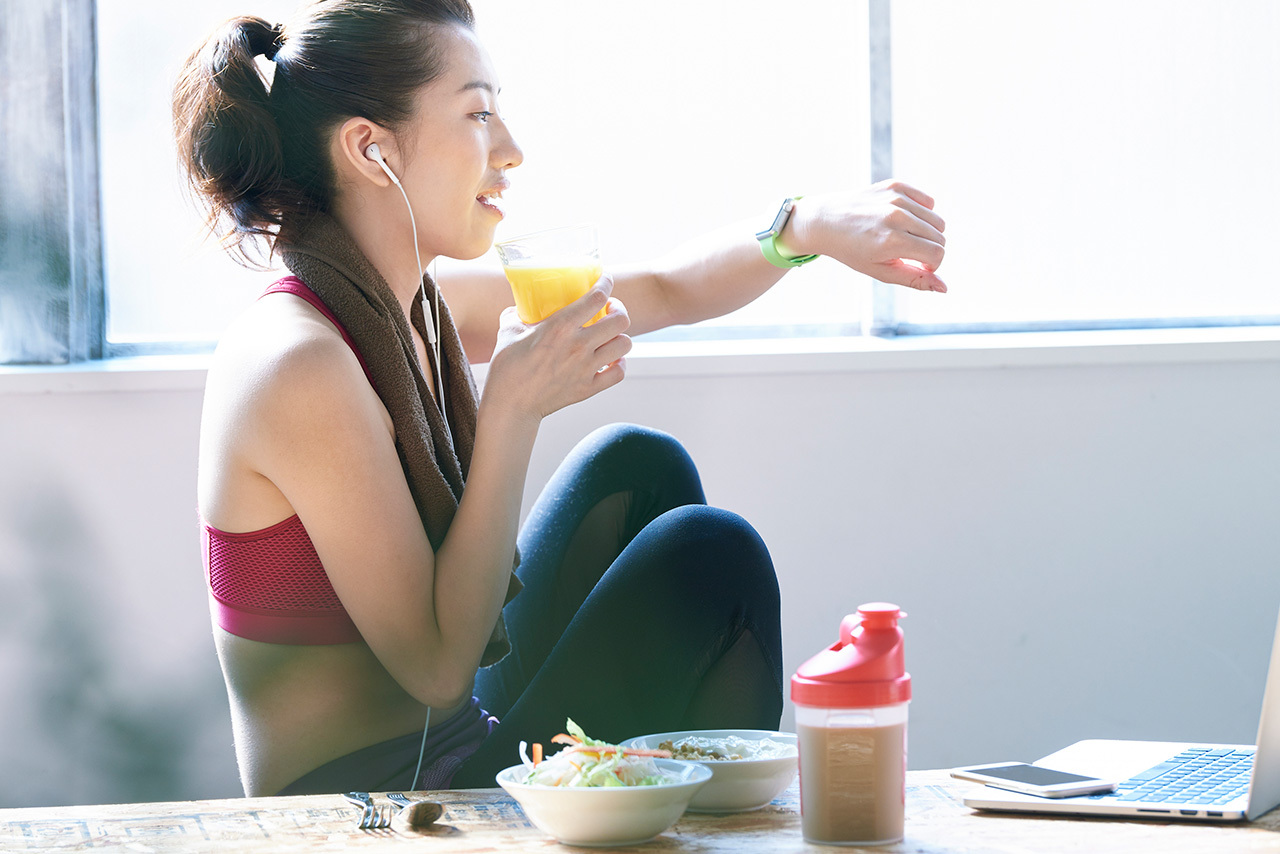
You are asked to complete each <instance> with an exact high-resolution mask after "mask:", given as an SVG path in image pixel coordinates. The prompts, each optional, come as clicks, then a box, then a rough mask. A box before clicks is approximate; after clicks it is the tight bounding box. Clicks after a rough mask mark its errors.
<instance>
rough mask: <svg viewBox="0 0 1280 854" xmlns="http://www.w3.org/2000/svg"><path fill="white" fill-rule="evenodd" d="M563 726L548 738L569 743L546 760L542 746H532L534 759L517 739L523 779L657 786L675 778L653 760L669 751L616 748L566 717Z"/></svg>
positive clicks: (546, 782)
mask: <svg viewBox="0 0 1280 854" xmlns="http://www.w3.org/2000/svg"><path fill="white" fill-rule="evenodd" d="M565 728H566V729H567V730H568V731H569V732H568V733H567V734H566V733H560V734H559V735H557V736H556V737H555V738H553V739H551V741H552V742H553V743H556V744H565V745H568V746H567V747H565V748H564V749H563V750H561V751H560V752H559V753H557V754H555V755H554V756H551V757H549V758H547V759H543V758H542V745H541V744H535V745H533V758H530V757H529V753H528V745H527V744H526V743H525V742H523V741H522V742H520V758H521V760H523V762H524V764H525V767H526V768H528V769H529V773H528V774H526V775H525V778H524V780H523V782H525V783H528V784H531V785H535V786H578V787H602V786H658V785H661V784H663V783H670V782H672V781H673V780H674V778H673V777H670V776H668V775H666V774H664V773H663V772H662V770H661V769H659V768H658V766H657V765H656V764H655V763H654V761H653V760H654V759H668V758H670V757H671V751H669V750H650V749H646V748H640V747H619V746H618V745H616V744H608V743H606V742H603V741H600V740H598V739H594V738H591V737H590V736H589V735H587V734H586V733H585V732H583V731H582V727H580V726H578V725H577V724H575V723H574V722H573V719H572V718H569V719H566V721H565Z"/></svg>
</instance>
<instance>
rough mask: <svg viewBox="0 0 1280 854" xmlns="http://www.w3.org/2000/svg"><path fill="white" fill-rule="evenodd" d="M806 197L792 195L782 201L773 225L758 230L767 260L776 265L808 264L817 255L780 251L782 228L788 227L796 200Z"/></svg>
mask: <svg viewBox="0 0 1280 854" xmlns="http://www.w3.org/2000/svg"><path fill="white" fill-rule="evenodd" d="M802 198H804V197H803V196H792V197H791V198H789V199H787V200H786V201H784V202H783V203H782V207H780V208H778V215H777V216H776V217H774V218H773V225H771V226H769V227H768V228H767V229H765V230H764V231H759V232H756V240H758V241H760V252H761V253H762V254H763V255H764V257H765V260H767V261H768V262H769V263H770V264H772V265H773V266H775V267H781V268H782V269H784V270H786V269H789V268H791V267H799V266H800V265H801V264H808V263H809V262H810V261H812V260H813V259H814V258H817V257H818V256H817V255H801V256H799V257H794V258H793V257H790V256H787V255H783V254H782V253H781V252H780V251H778V244H777V242H776V241H777V239H778V235H779V234H781V233H782V229H783V228H785V227H786V224H787V220H789V219H791V212H792V211H794V210H795V209H796V201H797V200H799V199H802Z"/></svg>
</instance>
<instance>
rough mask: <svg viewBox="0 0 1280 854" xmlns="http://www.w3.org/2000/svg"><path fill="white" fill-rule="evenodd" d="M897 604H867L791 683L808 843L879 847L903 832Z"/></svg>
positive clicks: (904, 699) (906, 689)
mask: <svg viewBox="0 0 1280 854" xmlns="http://www.w3.org/2000/svg"><path fill="white" fill-rule="evenodd" d="M904 616H906V615H905V614H903V613H902V612H901V611H900V610H899V609H898V606H896V605H890V604H888V603H884V602H873V603H870V604H867V605H863V606H862V607H860V608H859V609H858V613H857V614H850V615H849V616H847V617H845V618H844V620H843V621H841V623H840V641H839V642H838V643H836V644H835V645H833V646H831V647H829V648H827V649H825V650H823V651H822V652H820V653H818V654H817V655H815V656H814V657H813V658H811V659H809V660H808V661H806V662H805V663H804V664H802V665H801V666H800V668H799V669H798V670H797V671H796V674H795V675H794V676H793V677H791V700H792V702H794V703H795V706H796V734H797V736H798V739H799V745H800V814H801V827H802V828H803V831H804V838H805V839H807V840H808V841H810V842H820V843H824V844H827V845H879V844H885V843H889V842H896V841H898V840H899V839H901V838H902V835H903V815H904V812H905V803H906V768H907V703H908V702H909V701H910V699H911V676H910V675H909V674H907V673H906V672H905V670H904V663H903V654H902V630H901V629H899V628H898V619H899V618H901V617H904Z"/></svg>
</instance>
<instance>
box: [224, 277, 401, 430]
mask: <svg viewBox="0 0 1280 854" xmlns="http://www.w3.org/2000/svg"><path fill="white" fill-rule="evenodd" d="M205 409H206V419H205V420H206V426H214V425H216V424H217V423H218V422H219V421H223V420H225V421H226V422H227V423H235V424H236V429H237V430H238V431H240V432H241V435H242V436H243V437H244V438H246V439H252V438H254V437H255V435H256V434H257V432H258V431H266V433H267V434H270V433H272V432H274V431H275V430H277V429H280V428H288V430H289V431H290V432H291V433H294V434H295V435H296V432H297V431H298V430H308V429H314V430H323V428H324V423H323V422H324V420H325V418H326V413H332V412H333V411H334V410H335V409H354V410H357V411H360V410H363V411H366V413H368V412H372V413H374V414H377V413H378V412H379V411H380V410H381V404H380V402H379V401H378V398H377V395H376V394H375V393H374V392H373V389H372V388H371V387H370V386H369V381H368V379H367V378H366V377H365V374H364V369H363V368H362V367H361V366H360V361H359V359H358V358H357V357H356V355H355V353H354V352H353V351H352V349H351V348H350V347H349V346H348V345H347V343H346V342H345V341H344V340H343V338H342V334H341V333H340V332H339V331H338V329H337V328H336V327H335V326H334V325H333V324H332V323H330V322H329V321H328V320H327V319H326V318H325V317H324V315H322V314H320V312H319V311H317V310H316V309H315V308H314V307H312V306H311V305H309V304H308V303H307V302H306V301H304V300H302V299H300V298H298V297H295V296H293V295H291V294H272V295H270V296H268V297H266V298H263V299H261V300H258V301H257V302H255V303H254V304H253V305H252V306H251V307H250V308H249V309H248V310H247V311H246V312H245V313H244V314H243V315H241V316H240V317H239V318H238V319H237V320H236V321H235V322H234V323H233V324H232V325H231V326H230V327H229V328H228V329H227V331H226V333H225V334H224V335H223V337H222V339H221V341H220V342H219V344H218V349H217V351H216V352H215V353H214V357H213V360H212V361H211V363H210V366H209V376H208V380H207V382H206V386H205ZM220 415H221V416H222V417H221V418H220V417H219V416H220ZM211 421H212V423H211Z"/></svg>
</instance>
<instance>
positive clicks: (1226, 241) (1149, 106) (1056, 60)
mask: <svg viewBox="0 0 1280 854" xmlns="http://www.w3.org/2000/svg"><path fill="white" fill-rule="evenodd" d="M892 16H893V17H892V25H891V31H892V67H893V81H892V86H893V136H894V166H895V171H896V172H897V173H898V174H899V175H900V176H901V177H903V178H905V179H908V180H912V181H915V182H918V183H919V184H920V185H921V186H923V187H926V188H928V189H929V191H930V192H931V193H933V194H935V195H936V196H937V198H938V199H939V209H940V210H941V211H943V213H944V214H945V216H946V219H947V237H948V246H947V259H946V262H945V266H944V268H943V270H942V271H941V273H942V276H943V278H944V279H945V280H946V281H947V283H948V285H949V286H950V291H951V292H950V293H949V294H948V295H947V296H945V297H943V298H937V297H936V296H934V295H930V294H910V293H906V292H901V291H899V292H897V293H896V294H895V303H896V304H895V309H896V314H897V317H898V320H899V321H902V322H907V323H911V324H923V325H928V324H939V323H941V324H950V323H975V322H987V321H995V322H1000V321H1004V322H1025V321H1072V320H1090V319H1107V318H1196V317H1231V316H1236V315H1280V288H1277V287H1276V286H1275V275H1274V274H1273V273H1272V272H1271V266H1272V265H1271V263H1270V262H1271V258H1270V254H1271V253H1270V248H1271V247H1272V246H1274V244H1275V235H1276V234H1277V232H1278V231H1280V206H1277V204H1276V202H1275V200H1276V199H1277V197H1280V169H1277V166H1276V163H1277V155H1276V152H1277V151H1280V110H1278V109H1277V108H1276V106H1277V104H1280V51H1277V50H1276V44H1277V41H1280V4H1276V3H1273V2H1271V0H1232V2H1228V3H1203V2H1195V0H1177V2H1173V1H1172V0H1127V2H1123V3H1116V2H1112V1H1111V0H1074V2H1069V3H1068V2H1052V3H1046V2H1037V3H1025V2H1018V0H969V2H965V3H951V2H945V0H905V2H902V1H901V0H900V2H895V3H894V4H893V8H892Z"/></svg>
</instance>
